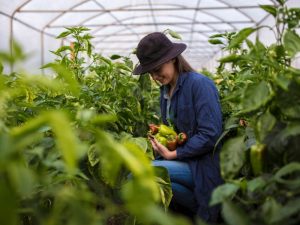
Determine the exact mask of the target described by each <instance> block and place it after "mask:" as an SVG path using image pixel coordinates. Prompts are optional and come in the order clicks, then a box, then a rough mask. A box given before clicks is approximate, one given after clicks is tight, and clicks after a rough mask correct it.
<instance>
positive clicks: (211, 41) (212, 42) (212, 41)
mask: <svg viewBox="0 0 300 225" xmlns="http://www.w3.org/2000/svg"><path fill="white" fill-rule="evenodd" d="M208 42H209V43H211V44H213V45H223V44H224V43H223V42H222V41H221V40H220V39H209V40H208Z"/></svg>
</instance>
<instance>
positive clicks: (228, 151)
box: [220, 136, 245, 179]
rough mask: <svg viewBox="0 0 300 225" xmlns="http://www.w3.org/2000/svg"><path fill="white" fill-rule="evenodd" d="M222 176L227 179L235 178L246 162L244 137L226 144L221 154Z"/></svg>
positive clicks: (233, 139)
mask: <svg viewBox="0 0 300 225" xmlns="http://www.w3.org/2000/svg"><path fill="white" fill-rule="evenodd" d="M220 159H221V174H222V177H223V178H225V179H232V178H234V177H235V176H236V175H237V174H238V172H239V170H240V169H241V167H242V166H243V164H244V161H245V144H244V137H243V136H241V137H236V138H232V139H230V140H228V141H226V142H225V144H224V146H223V147H222V150H221V153H220Z"/></svg>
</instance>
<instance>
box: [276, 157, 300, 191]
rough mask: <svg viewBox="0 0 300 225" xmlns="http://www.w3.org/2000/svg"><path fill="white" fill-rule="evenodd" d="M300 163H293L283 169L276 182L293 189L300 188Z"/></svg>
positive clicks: (279, 172) (277, 175)
mask: <svg viewBox="0 0 300 225" xmlns="http://www.w3.org/2000/svg"><path fill="white" fill-rule="evenodd" d="M299 177H300V163H298V162H292V163H289V164H287V165H286V166H284V167H282V168H281V169H280V170H279V171H277V173H276V174H275V176H274V179H275V180H276V182H278V183H281V184H285V185H287V187H289V188H291V189H299V188H300V180H299Z"/></svg>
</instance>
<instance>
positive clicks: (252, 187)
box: [247, 177, 267, 192]
mask: <svg viewBox="0 0 300 225" xmlns="http://www.w3.org/2000/svg"><path fill="white" fill-rule="evenodd" d="M266 184H267V182H266V180H265V179H263V178H262V177H257V178H254V179H252V180H249V181H248V182H247V190H248V191H250V192H255V191H257V190H259V189H262V188H264V187H265V186H266Z"/></svg>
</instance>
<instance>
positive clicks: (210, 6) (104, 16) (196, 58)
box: [0, 0, 299, 67]
mask: <svg viewBox="0 0 300 225" xmlns="http://www.w3.org/2000/svg"><path fill="white" fill-rule="evenodd" d="M291 1H292V2H298V3H299V1H298V0H291ZM274 4H276V1H274V0H252V1H245V0H176V1H175V0H51V1H46V0H11V1H7V0H6V1H2V3H1V5H0V15H1V17H5V18H6V21H5V22H7V24H8V25H7V26H6V28H7V29H9V30H10V32H9V33H8V34H6V36H7V39H8V40H9V39H11V38H12V37H13V38H16V39H17V40H18V41H20V40H21V42H23V43H21V44H23V45H28V44H29V45H31V44H30V43H31V42H32V45H35V47H36V48H40V49H41V50H40V51H41V52H39V53H40V54H41V62H40V63H41V64H42V63H45V61H47V59H48V58H49V57H48V54H50V53H49V50H54V49H53V48H52V45H50V44H49V42H50V40H52V41H56V42H59V41H58V40H56V39H55V37H56V36H57V35H58V34H60V33H61V32H62V31H64V30H65V27H73V26H85V27H88V28H90V33H91V35H92V36H94V39H93V45H94V47H95V50H96V51H98V52H99V53H102V54H103V55H112V54H120V55H125V56H128V55H129V54H130V53H131V52H132V50H133V49H134V48H135V47H136V45H137V43H138V41H139V40H140V39H141V38H142V37H143V36H145V35H146V34H148V33H150V32H154V31H161V32H162V31H165V30H166V29H170V30H173V31H175V32H177V33H179V34H180V35H181V36H182V40H181V41H183V42H185V43H186V44H187V45H188V49H187V50H186V51H185V53H184V55H185V56H186V57H187V58H188V60H190V61H191V63H192V64H193V65H196V66H197V67H200V66H201V64H203V63H204V62H205V61H207V60H208V59H210V58H212V57H213V56H214V55H215V54H216V53H217V52H218V51H219V47H217V46H214V45H211V44H210V43H209V42H208V39H209V37H210V36H211V35H213V34H217V33H224V32H231V31H237V30H240V29H242V28H244V27H249V26H250V27H252V26H256V25H259V24H261V23H262V22H263V21H264V20H265V19H266V18H267V16H268V14H267V13H266V12H265V11H264V10H263V9H261V8H260V7H259V5H274ZM2 29H4V28H2ZM30 32H31V33H33V35H35V36H36V37H31V36H30V35H29V33H30ZM2 33H3V32H2ZM174 41H175V40H174ZM2 45H3V43H1V46H0V47H1V48H3V46H2ZM31 48H32V49H33V47H31ZM34 52H36V51H34ZM39 53H37V54H39Z"/></svg>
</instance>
